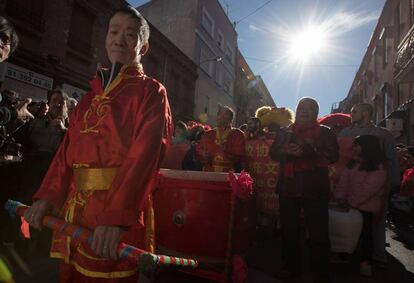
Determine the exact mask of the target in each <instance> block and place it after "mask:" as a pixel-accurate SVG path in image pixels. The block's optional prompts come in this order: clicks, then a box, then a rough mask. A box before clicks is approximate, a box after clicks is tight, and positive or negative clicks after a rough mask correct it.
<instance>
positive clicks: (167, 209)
mask: <svg viewBox="0 0 414 283" xmlns="http://www.w3.org/2000/svg"><path fill="white" fill-rule="evenodd" d="M160 172H161V174H160V176H161V177H160V180H159V185H158V188H157V189H156V190H155V192H154V195H153V202H154V203H153V205H154V216H155V231H156V235H155V238H156V243H157V249H158V251H159V252H161V253H164V254H168V255H176V256H186V257H190V258H196V259H201V260H204V261H205V262H212V263H214V262H216V263H220V262H223V263H224V261H225V260H226V259H227V258H228V257H229V256H230V255H231V254H232V253H238V254H241V253H244V252H245V251H246V250H247V249H248V247H249V245H250V243H251V240H252V237H253V234H254V229H255V222H254V221H255V212H254V200H249V201H241V200H237V199H236V198H234V197H233V194H232V190H231V188H230V185H229V183H228V181H227V173H212V172H194V171H175V170H164V169H161V171H160Z"/></svg>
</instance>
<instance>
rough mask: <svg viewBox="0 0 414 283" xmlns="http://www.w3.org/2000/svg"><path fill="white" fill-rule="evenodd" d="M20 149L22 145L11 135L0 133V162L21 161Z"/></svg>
mask: <svg viewBox="0 0 414 283" xmlns="http://www.w3.org/2000/svg"><path fill="white" fill-rule="evenodd" d="M22 150H23V147H22V145H21V144H19V143H17V142H16V141H15V140H14V139H13V138H12V137H10V136H2V135H0V164H1V163H10V162H19V161H21V160H22Z"/></svg>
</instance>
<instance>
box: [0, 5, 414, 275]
mask: <svg viewBox="0 0 414 283" xmlns="http://www.w3.org/2000/svg"><path fill="white" fill-rule="evenodd" d="M148 38H149V27H148V24H147V23H146V21H145V19H144V18H143V17H142V16H141V15H140V14H139V13H138V12H137V11H136V10H135V9H133V8H131V7H125V8H121V9H119V10H117V11H116V12H115V13H114V14H113V16H112V17H111V19H110V22H109V25H108V34H107V36H106V42H105V48H106V51H107V54H108V58H109V61H110V62H111V67H110V68H109V69H101V70H99V71H98V75H97V76H96V77H95V78H94V79H93V80H92V81H91V83H90V85H91V91H90V92H89V93H88V94H87V95H86V96H85V97H84V98H83V99H82V100H81V101H80V103H79V105H77V106H76V102H77V101H74V100H73V99H71V98H69V97H68V96H67V95H66V94H65V93H64V92H63V91H62V90H59V89H55V90H53V91H51V92H50V93H49V95H48V97H47V103H38V104H31V100H30V99H25V100H23V101H21V100H19V99H18V94H16V93H15V92H13V91H11V90H9V91H7V90H4V91H2V101H1V108H0V126H1V130H2V141H1V142H2V143H1V153H2V158H3V159H2V160H1V167H0V175H1V176H0V177H1V180H2V192H1V204H2V205H3V203H4V202H5V201H6V200H7V199H8V198H14V199H17V200H19V201H22V202H24V203H26V204H28V205H31V207H30V208H29V209H28V211H27V213H26V214H25V219H26V221H27V222H28V223H29V224H30V225H31V226H32V227H34V228H37V229H41V228H42V222H41V220H42V218H43V217H44V215H46V214H50V213H51V214H55V215H58V216H59V217H61V218H63V219H65V221H67V222H69V223H74V224H78V225H81V226H83V227H86V228H88V229H90V230H92V231H93V241H92V242H91V243H90V245H88V244H87V243H79V244H77V245H72V244H71V238H70V237H67V236H65V235H63V234H61V233H55V234H54V235H53V237H52V235H51V234H50V233H48V232H45V231H41V232H37V233H36V232H34V233H33V239H32V242H36V244H32V246H35V247H36V249H38V250H37V251H36V252H48V250H49V248H50V249H51V255H52V257H55V258H59V259H61V263H60V280H61V282H92V281H88V280H91V278H101V279H102V278H104V279H106V280H107V281H108V282H118V280H121V279H122V280H124V281H125V282H136V280H137V277H138V274H137V267H136V265H134V264H132V263H130V262H127V261H125V260H121V259H119V258H118V255H117V252H116V250H117V244H118V243H119V242H120V241H123V242H126V243H128V244H131V245H133V246H136V247H140V248H143V249H149V247H148V246H146V244H145V241H144V238H145V229H144V227H145V225H146V221H145V219H146V217H145V216H146V214H147V213H148V208H150V207H151V197H150V196H151V189H152V188H153V186H154V179H155V178H156V176H157V171H158V169H159V168H160V167H162V168H169V169H175V170H190V171H208V172H232V171H235V172H241V171H243V170H244V171H245V172H248V173H249V174H250V175H251V176H252V178H253V180H254V184H253V186H254V195H255V201H256V213H257V225H258V227H259V228H260V227H262V228H263V227H266V226H272V225H275V226H276V227H277V228H280V231H281V236H282V241H283V245H282V247H283V251H282V257H283V262H284V264H285V265H284V268H283V269H282V270H280V274H279V275H280V276H281V277H284V278H290V279H299V278H301V276H302V272H303V270H302V260H301V255H302V251H301V241H302V239H301V237H302V235H303V234H305V235H306V237H307V238H308V240H309V247H310V253H311V262H310V264H311V271H312V278H313V280H314V282H329V281H330V274H329V268H328V264H329V261H330V257H331V249H330V243H331V240H332V239H331V238H330V227H329V225H331V226H332V225H334V224H332V223H331V222H330V216H329V210H330V203H336V209H339V210H341V211H343V213H347V212H348V211H350V210H354V211H357V212H359V215H360V216H361V219H362V220H361V221H362V222H361V229H359V230H358V232H357V235H356V237H358V238H360V242H361V259H360V272H361V274H362V275H364V276H371V275H372V264H374V263H375V264H379V265H385V264H386V263H387V254H386V251H385V247H386V243H385V221H386V216H387V209H388V204H389V199H390V198H389V196H390V194H392V193H398V194H399V193H401V194H402V195H405V196H406V197H408V198H410V197H411V198H412V196H413V188H414V169H413V168H414V167H413V166H414V150H413V148H412V147H409V146H408V147H406V146H403V145H399V146H398V149H397V145H396V144H395V140H394V137H393V136H392V134H391V133H390V132H389V131H387V130H386V129H384V128H381V127H378V126H376V125H374V124H373V123H372V121H371V118H372V115H373V108H372V106H371V105H370V104H357V105H355V106H354V107H353V108H352V110H351V114H350V115H342V114H338V115H336V116H331V115H329V116H328V117H325V118H322V119H320V118H318V114H319V104H318V102H317V101H316V100H315V99H313V98H310V97H305V98H302V99H301V100H300V101H299V102H298V105H297V108H296V111H295V113H294V112H293V111H292V110H290V109H288V108H272V107H267V106H264V107H261V108H259V109H257V111H256V115H255V116H254V117H251V118H250V119H249V120H248V121H247V123H246V124H245V125H243V127H241V128H240V129H239V128H234V127H233V126H232V125H233V120H234V112H233V110H232V109H231V108H230V107H228V106H222V107H220V109H219V111H218V113H217V120H216V125H217V126H216V127H214V128H212V127H210V126H208V125H204V124H202V123H199V122H197V121H188V122H186V123H184V122H182V121H177V122H176V123H175V129H174V133H173V131H172V120H173V118H174V117H172V115H171V112H170V109H169V105H168V98H167V93H166V90H165V88H164V87H163V86H162V85H161V84H160V83H159V82H157V81H156V80H154V79H151V78H149V77H147V76H146V75H145V74H144V69H143V67H142V65H141V64H140V60H141V57H142V56H143V55H144V54H145V53H146V52H147V50H148ZM17 43H18V37H17V34H16V32H15V31H14V28H13V27H12V25H11V24H10V23H9V22H8V21H7V20H6V19H4V18H0V51H1V52H0V53H1V58H0V59H1V60H2V61H4V60H5V59H7V58H8V56H9V55H10V54H11V53H12V52H13V51H14V50H15V49H16V47H17ZM170 141H171V143H170ZM20 145H21V146H20ZM13 157H17V158H13ZM401 182H402V186H400V184H401ZM1 217H2V219H1V222H2V223H8V224H3V225H10V227H12V226H13V224H12V223H11V220H10V219H9V218H8V217H7V216H6V215H5V214H4V213H3V212H1ZM303 218H304V220H305V221H304V223H305V225H303V221H302V219H303ZM16 231H17V229H15V230H13V229H9V230H5V229H2V235H1V240H2V243H3V245H4V244H10V243H14V244H16V245H17V246H18V248H20V250H19V251H20V252H21V253H22V254H23V256H31V254H30V251H32V250H33V248H30V247H29V246H30V244H29V245H28V244H27V243H26V242H24V241H21V240H20V239H19V237H17V236H16V235H15V233H16ZM302 231H305V233H302ZM39 249H40V251H39ZM25 252H27V253H28V254H26V255H24V253H25ZM127 280H130V281H127Z"/></svg>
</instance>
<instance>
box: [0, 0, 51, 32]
mask: <svg viewBox="0 0 414 283" xmlns="http://www.w3.org/2000/svg"><path fill="white" fill-rule="evenodd" d="M43 2H44V1H43V0H9V1H7V4H6V12H7V15H8V16H10V17H13V18H16V19H18V20H21V21H23V22H25V23H28V24H29V26H31V27H33V28H34V29H37V30H38V31H44V30H45V22H44V20H43V6H44V3H43Z"/></svg>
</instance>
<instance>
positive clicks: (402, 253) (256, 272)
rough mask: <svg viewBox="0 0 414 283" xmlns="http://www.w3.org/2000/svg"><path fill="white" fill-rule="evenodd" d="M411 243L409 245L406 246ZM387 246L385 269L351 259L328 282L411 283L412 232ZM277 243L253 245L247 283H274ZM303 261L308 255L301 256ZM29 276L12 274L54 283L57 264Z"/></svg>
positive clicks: (35, 267) (394, 234)
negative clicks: (365, 270) (367, 270)
mask: <svg viewBox="0 0 414 283" xmlns="http://www.w3.org/2000/svg"><path fill="white" fill-rule="evenodd" d="M410 241H411V242H410ZM387 242H388V243H389V244H390V247H389V248H387V250H388V252H389V264H388V266H387V268H386V269H380V268H377V267H375V268H374V270H373V271H374V276H373V277H372V278H365V277H362V276H360V275H359V270H358V260H357V257H354V258H353V259H352V260H351V262H350V263H341V264H331V265H330V269H331V274H332V281H333V282H334V283H349V282H352V283H362V282H364V283H365V282H366V283H371V282H372V283H374V282H375V283H388V282H399V283H413V282H414V251H413V248H414V245H413V242H414V232H413V231H410V232H407V231H401V230H399V229H388V230H387ZM280 247H281V241H280V238H279V237H274V236H273V235H271V234H270V235H267V237H262V240H261V241H260V242H259V243H257V244H256V245H254V247H253V248H252V249H251V252H250V253H249V255H248V257H247V259H248V262H249V266H250V269H249V274H248V282H249V283H278V282H282V281H279V280H277V279H276V278H275V277H274V275H275V274H276V273H277V270H278V269H279V268H280V266H281V261H280ZM304 258H305V259H307V258H308V255H307V253H306V252H305V254H304ZM28 265H29V268H30V270H31V271H32V273H33V276H27V275H25V274H24V273H23V272H22V271H21V270H17V272H16V273H15V279H16V282H18V283H20V282H21V283H32V282H33V283H51V282H58V280H57V263H56V261H54V260H51V259H48V258H45V257H40V258H36V259H32V260H30V261H28ZM304 274H305V276H304V278H303V280H302V281H301V282H304V283H307V282H311V279H310V276H309V266H305V270H304ZM140 281H142V282H141V283H144V282H145V281H143V280H140ZM156 282H158V283H164V282H180V283H191V282H197V283H207V282H209V281H207V280H202V279H200V278H195V277H192V276H187V275H184V274H181V273H176V272H167V273H164V274H162V275H161V276H158V277H157V280H156Z"/></svg>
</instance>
